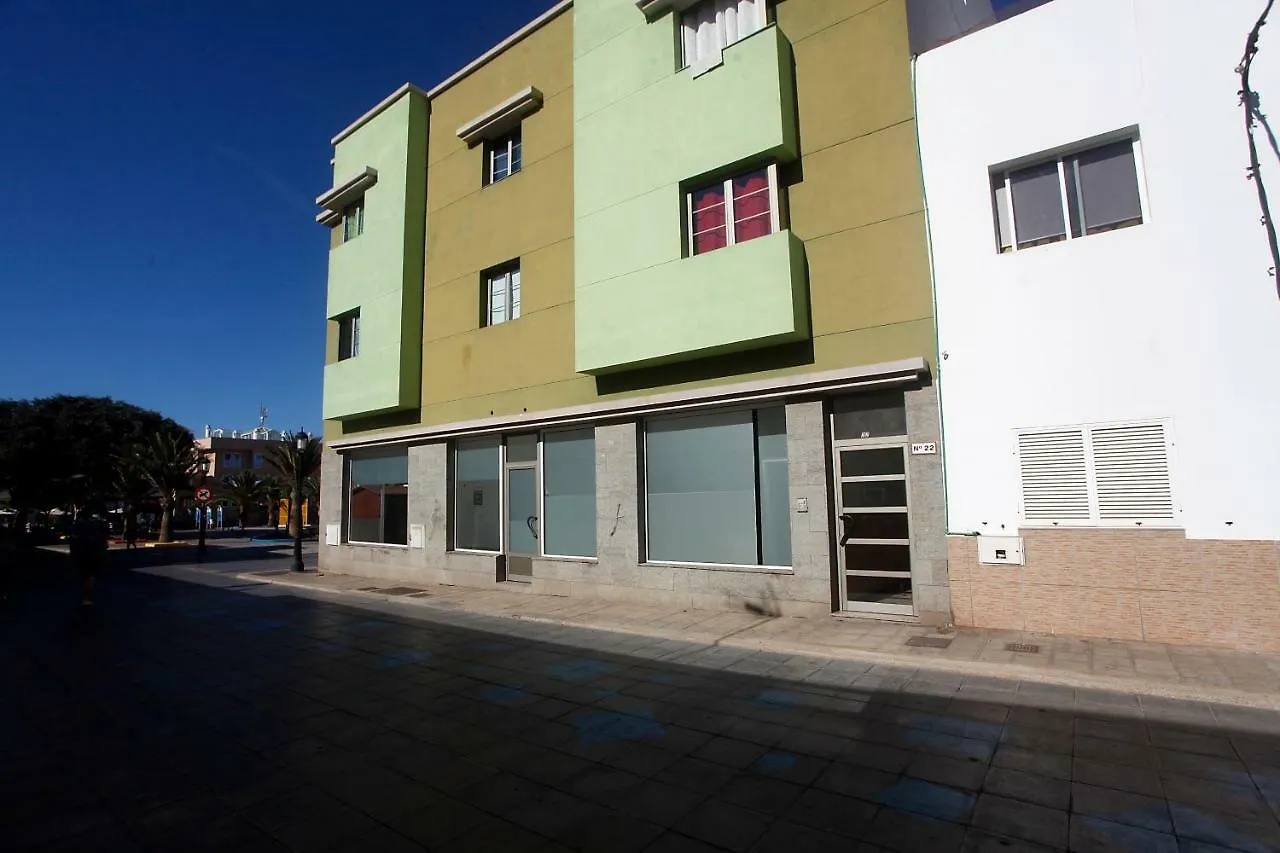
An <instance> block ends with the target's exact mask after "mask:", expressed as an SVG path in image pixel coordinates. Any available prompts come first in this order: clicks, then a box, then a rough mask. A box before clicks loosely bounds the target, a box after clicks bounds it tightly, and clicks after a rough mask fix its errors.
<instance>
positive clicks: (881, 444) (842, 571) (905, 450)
mask: <svg viewBox="0 0 1280 853" xmlns="http://www.w3.org/2000/svg"><path fill="white" fill-rule="evenodd" d="M842 450H898V451H901V453H902V480H903V483H904V487H905V489H906V496H907V505H906V506H905V507H904V508H903V509H905V511H906V516H907V549H908V550H907V555H908V560H909V561H910V563H911V570H910V572H909V573H908V580H910V581H911V606H910V607H907V606H905V605H901V604H878V603H875V602H861V601H860V602H856V603H855V602H850V601H849V583H848V578H849V575H848V570H847V569H846V568H845V553H844V545H842V544H841V543H840V539H841V536H842V535H843V528H844V522H843V521H842V520H841V517H840V511H841V509H842V508H843V501H844V495H843V493H842V489H841V488H840V484H841V483H842V482H844V480H845V478H842V477H841V475H840V452H841V451H842ZM910 450H911V445H910V442H909V441H908V440H907V438H905V437H904V438H847V439H832V441H831V488H830V494H831V500H832V503H831V506H832V508H833V510H834V512H833V513H832V517H833V518H834V520H835V525H834V529H833V530H832V533H833V536H832V542H833V544H834V545H835V549H836V572H837V573H838V578H837V580H838V582H839V584H838V585H839V589H840V610H841V611H843V612H845V613H868V614H876V615H882V616H912V617H914V616H915V615H916V572H915V567H916V546H915V529H916V528H915V520H914V518H913V517H912V514H911V453H910ZM859 479H860V478H849V481H850V482H857V481H858V480H859ZM883 479H884V477H869V478H866V480H865V481H874V480H883ZM861 511H862V512H874V511H875V509H871V510H867V509H865V508H864V509H862V510H861ZM895 511H897V510H896V508H895ZM880 543H881V544H893V545H900V544H901V540H892V541H889V542H884V541H883V540H881V542H880ZM867 544H877V542H868V543H867ZM893 577H898V575H897V574H895V575H893Z"/></svg>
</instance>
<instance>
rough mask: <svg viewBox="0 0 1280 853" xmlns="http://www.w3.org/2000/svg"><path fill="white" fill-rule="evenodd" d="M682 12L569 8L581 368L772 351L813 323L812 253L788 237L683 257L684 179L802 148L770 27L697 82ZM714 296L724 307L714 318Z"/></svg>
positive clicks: (778, 40)
mask: <svg viewBox="0 0 1280 853" xmlns="http://www.w3.org/2000/svg"><path fill="white" fill-rule="evenodd" d="M677 21H678V16H677V15H674V14H666V15H663V16H662V17H660V18H658V19H657V20H655V21H652V22H649V21H646V19H645V17H644V15H643V14H642V13H641V12H640V11H639V10H638V9H637V8H636V6H635V3H634V2H633V0H577V2H576V3H575V4H574V26H575V33H574V218H575V221H574V249H575V251H574V289H575V301H576V306H575V307H576V321H575V324H574V328H575V339H576V346H575V366H576V369H577V370H578V371H581V372H586V373H601V372H607V371H613V370H619V369H624V368H628V367H637V366H640V365H642V364H649V363H655V362H661V361H672V360H678V359H680V358H695V357H698V356H699V355H705V354H706V353H707V352H714V351H719V350H724V349H745V348H749V347H753V346H767V345H769V344H773V343H778V342H780V341H784V340H794V339H797V338H803V337H805V336H807V334H808V331H809V329H808V326H807V323H805V322H804V320H803V318H804V316H805V314H806V309H805V307H804V299H803V297H804V293H805V288H804V282H803V279H802V278H801V274H802V271H803V266H804V264H803V252H802V251H801V250H799V249H797V248H796V246H794V245H793V241H791V240H790V239H787V238H781V237H780V238H779V239H777V240H773V241H769V242H770V245H769V247H768V248H766V247H761V248H759V249H757V250H756V251H746V246H747V245H748V244H743V246H742V247H740V248H741V250H720V251H719V252H713V253H711V255H723V257H720V258H715V259H711V255H709V256H707V258H694V257H688V258H687V257H685V256H684V255H685V251H684V244H685V235H684V227H685V212H684V193H685V192H686V191H687V190H688V189H689V188H690V187H691V186H693V185H696V184H697V183H699V182H700V181H702V180H705V179H707V178H708V177H722V176H724V175H726V174H728V173H730V172H732V171H737V170H740V169H742V168H743V167H746V166H748V165H756V164H763V163H766V162H769V161H771V160H777V161H780V162H784V163H785V162H788V161H791V160H794V159H795V158H796V157H797V156H799V149H798V145H797V136H796V112H795V103H794V96H793V91H794V82H793V73H792V59H791V48H790V45H789V43H788V42H787V39H786V38H785V36H783V34H782V33H781V31H779V30H778V29H777V28H776V27H767V28H765V29H764V30H762V31H761V32H758V33H756V34H754V35H752V36H750V37H749V38H747V39H744V40H743V41H741V42H738V43H737V44H734V45H732V46H730V47H729V48H728V49H726V50H725V51H724V63H723V65H721V66H719V67H717V68H714V69H712V70H710V71H707V72H705V73H703V74H700V75H698V76H696V77H695V76H694V75H693V73H692V71H690V70H688V69H685V70H680V69H679V60H680V57H679V45H678V43H677V39H676V35H677V33H676V27H677ZM736 248H738V247H735V249H736ZM762 260H763V261H765V263H764V265H763V266H753V265H754V264H757V263H758V262H760V261H762ZM766 273H768V274H766ZM708 276H714V277H715V278H714V279H711V278H708ZM735 285H736V286H735ZM747 288H750V290H748V289H747ZM713 296H714V297H716V298H718V299H719V302H718V304H716V306H715V314H716V316H715V317H714V319H711V320H710V322H708V320H709V318H708V317H707V316H706V314H705V313H704V312H705V311H706V310H707V309H708V306H709V305H710V304H711V302H710V298H711V297H713ZM780 305H782V306H786V307H787V309H788V310H786V311H785V312H784V314H783V315H782V316H781V317H777V316H762V312H766V311H767V312H770V314H772V313H773V312H775V311H776V310H777V308H778V306H780ZM793 306H794V307H795V310H792V308H793Z"/></svg>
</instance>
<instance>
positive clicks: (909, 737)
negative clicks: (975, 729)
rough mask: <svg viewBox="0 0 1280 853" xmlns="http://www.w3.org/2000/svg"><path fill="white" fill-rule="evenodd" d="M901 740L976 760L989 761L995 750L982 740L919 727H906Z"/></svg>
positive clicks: (992, 745)
mask: <svg viewBox="0 0 1280 853" xmlns="http://www.w3.org/2000/svg"><path fill="white" fill-rule="evenodd" d="M903 740H905V741H907V742H908V743H910V744H912V745H913V746H923V747H927V748H928V749H929V750H930V751H934V752H941V753H943V754H945V755H948V756H950V757H952V758H973V759H976V760H978V761H990V760H991V754H992V753H993V752H995V744H994V743H989V742H987V741H983V740H974V739H973V738H967V737H956V736H955V735H948V734H943V733H942V732H925V731H921V730H920V729H907V730H906V733H905V735H904V736H903Z"/></svg>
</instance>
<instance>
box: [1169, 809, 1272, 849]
mask: <svg viewBox="0 0 1280 853" xmlns="http://www.w3.org/2000/svg"><path fill="white" fill-rule="evenodd" d="M1169 811H1170V812H1171V813H1172V814H1173V825H1174V829H1175V831H1176V832H1177V834H1178V837H1179V838H1187V839H1194V840H1196V841H1206V842H1209V843H1212V844H1218V845H1220V846H1223V847H1228V848H1231V849H1233V850H1241V851H1245V853H1273V851H1275V850H1280V827H1277V825H1276V822H1275V821H1274V820H1270V821H1265V822H1259V823H1254V822H1247V821H1244V820H1242V819H1240V818H1239V817H1234V816H1230V815H1223V814H1217V813H1214V812H1209V811H1203V810H1201V809H1198V808H1196V807H1194V806H1188V805H1185V804H1183V803H1170V804H1169Z"/></svg>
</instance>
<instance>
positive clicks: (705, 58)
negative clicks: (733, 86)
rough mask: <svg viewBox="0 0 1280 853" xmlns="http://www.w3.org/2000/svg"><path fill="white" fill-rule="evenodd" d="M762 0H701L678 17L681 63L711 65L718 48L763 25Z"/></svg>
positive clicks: (714, 62)
mask: <svg viewBox="0 0 1280 853" xmlns="http://www.w3.org/2000/svg"><path fill="white" fill-rule="evenodd" d="M765 17H766V10H765V0H703V2H701V3H698V4H697V5H696V6H693V7H692V8H690V9H688V10H686V11H685V13H684V14H683V15H682V16H681V19H680V42H681V46H682V48H683V51H684V53H683V58H684V66H685V67H686V68H689V67H691V68H693V69H694V70H695V71H696V70H699V69H706V68H710V67H712V66H714V65H716V64H718V63H719V62H720V54H721V52H722V51H723V50H724V49H725V48H726V47H728V46H729V45H731V44H733V43H734V42H738V41H741V40H742V39H744V38H746V37H747V36H749V35H751V34H752V33H755V32H759V31H760V30H762V29H764V26H765V23H766V20H765Z"/></svg>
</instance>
